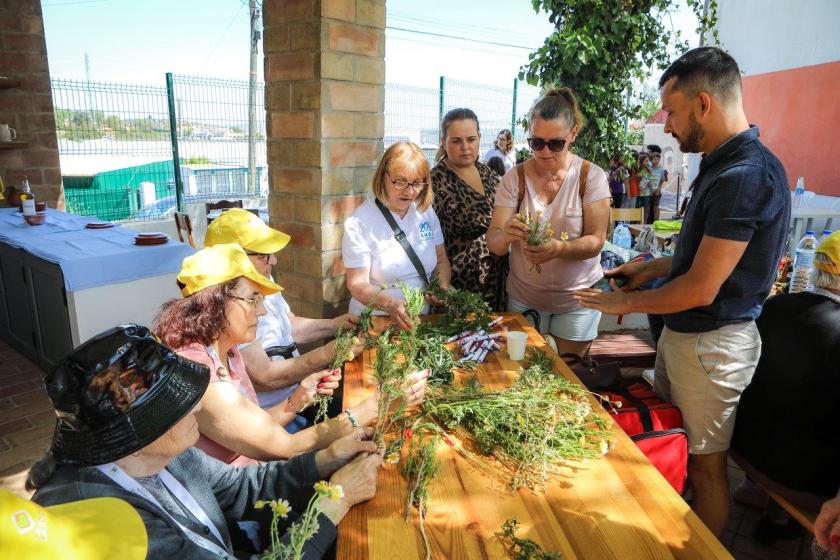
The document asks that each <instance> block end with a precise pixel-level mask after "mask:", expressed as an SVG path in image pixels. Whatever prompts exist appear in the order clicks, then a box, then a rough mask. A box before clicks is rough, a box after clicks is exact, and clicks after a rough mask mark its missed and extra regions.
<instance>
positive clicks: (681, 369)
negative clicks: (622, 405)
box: [577, 47, 790, 535]
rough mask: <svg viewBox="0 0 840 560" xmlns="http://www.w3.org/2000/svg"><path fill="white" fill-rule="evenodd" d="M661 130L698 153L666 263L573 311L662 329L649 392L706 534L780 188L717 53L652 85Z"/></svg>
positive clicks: (719, 512) (633, 272) (699, 55)
mask: <svg viewBox="0 0 840 560" xmlns="http://www.w3.org/2000/svg"><path fill="white" fill-rule="evenodd" d="M659 88H660V96H661V100H662V109H663V110H665V111H666V113H667V114H668V117H667V120H666V121H665V132H669V133H670V134H671V135H672V136H673V137H674V138H676V139H677V141H678V142H679V143H680V150H682V151H683V152H700V153H702V154H703V161H702V163H701V164H700V173H699V175H698V176H697V178H696V179H695V181H694V185H693V196H692V198H691V201H690V202H689V205H688V209H687V211H686V215H685V220H684V222H683V226H682V231H681V232H680V236H679V241H678V242H677V248H676V250H675V252H674V256H673V257H670V258H668V257H666V258H662V259H655V260H652V261H648V262H646V263H632V264H628V265H624V266H621V267H619V268H616V269H614V270H613V271H611V272H608V273H607V274H608V275H614V274H623V275H625V276H628V277H629V278H630V280H629V282H628V283H627V284H625V286H624V287H625V289H632V288H635V287H637V286H639V285H641V284H644V283H645V282H647V281H649V280H651V279H654V278H665V283H664V284H663V285H662V286H661V287H659V288H657V289H654V290H648V291H637V292H624V291H621V290H618V289H617V286H615V284H614V283H613V291H612V292H601V291H599V290H592V289H589V290H581V291H580V292H578V294H577V297H578V299H579V300H580V302H581V305H583V306H584V307H590V308H593V309H598V310H600V311H602V312H603V313H610V314H615V315H618V314H624V313H659V314H662V315H664V319H665V329H664V330H663V332H662V336H661V338H660V339H659V344H658V346H657V356H656V382H655V388H656V391H657V393H658V394H659V396H660V397H661V398H663V399H665V400H668V401H671V402H673V403H674V404H675V405H676V406H678V407H679V408H680V410H681V411H682V414H683V422H684V424H685V428H686V431H687V432H688V439H689V453H690V454H691V455H690V458H689V479H690V481H691V483H692V486H693V489H694V502H693V505H692V507H693V509H694V511H695V512H696V513H697V515H698V516H699V517H700V518H701V519H702V520H703V521H704V522H705V523H706V525H707V526H708V527H709V529H711V530H712V532H714V533H715V534H717V535H720V533H721V532H722V531H723V528H724V526H725V525H726V518H727V516H728V514H729V483H728V481H727V478H726V457H727V450H728V449H729V441H730V439H731V436H732V429H733V426H734V423H735V409H736V407H737V405H738V400H739V399H740V396H741V392H742V391H743V390H744V389H745V388H746V386H747V385H748V384H749V382H750V379H752V375H753V372H754V371H755V367H756V364H757V363H758V358H759V354H760V353H761V339H760V338H759V335H758V330H757V329H756V327H755V321H754V320H755V318H756V317H758V315H759V313H760V312H761V307H762V304H763V302H764V300H765V298H766V297H767V295H768V293H769V291H770V287H771V285H772V283H773V280H774V277H775V271H776V265H777V264H778V262H779V258H780V257H781V254H782V249H783V246H784V242H785V236H786V235H787V228H788V223H789V221H790V191H789V189H788V186H787V178H786V176H785V171H784V169H783V168H782V165H781V163H780V162H779V160H778V159H777V158H776V156H774V155H773V154H772V153H771V152H770V150H768V149H767V148H766V147H765V146H764V145H763V144H762V143H761V142H760V141H759V139H758V129H757V128H755V127H751V126H750V125H749V122H748V121H747V117H746V115H745V114H744V108H743V103H742V97H741V74H740V70H739V69H738V64H737V63H736V62H735V60H734V59H733V58H732V57H731V56H729V55H728V54H727V53H725V52H724V51H722V50H721V49H718V48H715V47H701V48H698V49H693V50H691V51H689V52H687V53H685V54H684V55H683V56H681V57H680V58H679V59H677V60H676V61H675V62H674V63H672V64H671V66H670V67H669V68H668V69H667V70H666V71H665V73H664V74H663V75H662V77H661V78H660V80H659Z"/></svg>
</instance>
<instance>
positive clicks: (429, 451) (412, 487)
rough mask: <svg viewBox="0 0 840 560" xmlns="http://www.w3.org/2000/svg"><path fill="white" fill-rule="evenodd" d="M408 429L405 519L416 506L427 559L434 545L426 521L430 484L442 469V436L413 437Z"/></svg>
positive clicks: (404, 468) (404, 470)
mask: <svg viewBox="0 0 840 560" xmlns="http://www.w3.org/2000/svg"><path fill="white" fill-rule="evenodd" d="M406 431H407V434H406V436H405V437H406V439H407V440H409V441H410V444H409V448H408V458H407V459H406V461H405V463H404V464H403V468H402V472H403V475H404V476H405V477H406V478H407V479H408V488H409V490H408V494H407V495H406V500H405V520H406V521H408V520H409V517H410V515H411V508H412V506H414V507H416V508H417V516H418V518H419V523H420V534H421V535H422V537H423V544H424V546H425V547H426V560H429V559H430V558H431V557H432V547H431V545H430V543H429V537H428V536H427V535H426V527H425V524H424V522H425V520H426V508H427V506H428V502H429V484H430V483H431V481H432V479H434V477H435V475H437V473H438V471H440V461H439V460H438V458H437V454H436V450H437V446H438V444H439V443H440V438H439V437H438V436H437V435H433V436H432V437H430V438H425V439H421V437H415V438H413V439H412V437H411V431H410V429H409V430H406Z"/></svg>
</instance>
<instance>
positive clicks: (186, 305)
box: [154, 243, 426, 466]
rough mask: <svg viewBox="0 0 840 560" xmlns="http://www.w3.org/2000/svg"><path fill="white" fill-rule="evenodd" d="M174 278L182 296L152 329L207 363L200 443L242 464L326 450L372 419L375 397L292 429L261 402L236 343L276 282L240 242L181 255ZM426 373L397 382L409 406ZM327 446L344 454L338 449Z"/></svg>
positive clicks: (360, 434)
mask: <svg viewBox="0 0 840 560" xmlns="http://www.w3.org/2000/svg"><path fill="white" fill-rule="evenodd" d="M178 282H179V284H180V285H181V286H182V288H181V292H182V293H183V295H184V298H183V299H180V300H171V301H168V302H166V303H165V304H164V305H163V306H162V307H161V310H160V312H159V313H158V316H157V317H156V319H155V327H154V330H155V333H156V334H157V335H158V336H159V337H160V338H161V340H162V341H163V343H164V344H166V345H167V346H169V347H171V348H173V349H174V350H175V351H176V352H177V353H178V354H180V355H181V356H184V357H186V358H188V359H190V360H192V361H195V362H198V363H201V364H204V365H206V366H207V367H208V368H209V369H210V387H209V388H208V389H207V392H206V394H205V395H204V397H203V399H202V409H201V411H200V412H199V413H198V414H196V418H197V420H198V428H199V431H200V432H201V438H200V439H199V442H198V447H199V448H200V449H202V450H203V451H205V452H206V453H207V454H208V455H210V456H212V457H215V458H216V459H219V460H220V461H223V462H225V463H229V464H233V465H237V466H241V465H248V464H252V463H255V462H258V461H269V460H275V459H288V458H289V457H294V456H296V455H299V454H301V453H305V452H307V451H311V450H313V449H325V448H327V447H329V446H330V444H332V443H333V442H335V441H336V440H338V439H339V438H342V437H343V436H346V435H350V434H354V435H355V437H356V438H357V439H364V438H365V437H366V434H367V431H366V430H364V429H363V428H362V427H363V426H366V425H367V424H369V423H371V422H372V421H374V420H375V418H376V411H377V402H378V400H377V397H376V396H373V397H369V398H368V399H366V400H364V401H362V402H361V403H359V404H357V405H356V406H353V407H351V408H349V409H347V410H345V411H344V413H343V414H341V415H339V416H337V417H336V418H333V419H330V420H327V421H325V422H321V423H320V424H318V425H317V426H314V427H311V428H307V429H305V430H301V431H299V432H296V433H292V434H290V433H289V432H288V431H286V430H285V429H284V427H283V426H284V425H285V424H286V423H288V422H289V420H290V419H291V418H292V417H293V414H294V411H289V410H288V409H287V408H286V403H285V402H284V403H281V404H280V405H277V406H275V407H272V408H270V409H267V410H264V409H262V408H260V406H259V404H258V401H257V397H256V392H255V391H254V386H253V384H252V383H251V380H250V377H249V375H248V372H247V370H246V369H245V364H244V362H243V360H242V355H241V353H240V351H239V346H240V345H242V344H245V343H248V342H250V341H252V340H254V337H255V335H256V331H257V322H258V320H259V317H260V316H261V315H263V314H264V313H265V307H264V300H265V297H266V296H268V295H271V294H274V293H277V292H278V291H280V289H281V288H280V286H278V285H277V284H275V283H274V282H273V281H271V280H270V279H269V278H268V277H266V276H264V275H262V274H260V273H259V272H258V271H257V270H256V269H255V268H254V265H253V264H252V263H251V261H250V260H249V259H248V255H246V254H245V251H244V250H243V249H242V248H241V247H240V246H239V245H236V244H232V243H231V244H222V245H215V246H213V247H208V248H205V249H202V250H201V251H198V252H197V253H195V254H194V255H191V256H189V257H187V258H186V259H184V262H183V264H182V266H181V272H180V273H179V274H178ZM425 380H426V373H425V372H423V373H418V374H415V375H414V376H413V377H409V380H408V383H407V385H406V387H405V388H404V395H405V397H404V398H405V399H406V403H407V405H408V406H413V405H416V404H418V403H420V402H421V401H422V399H423V397H424V395H425V386H426V385H425ZM355 428H358V429H355ZM365 443H367V442H365ZM349 449H350V450H351V451H353V450H355V447H353V446H350V448H349ZM328 451H329V452H330V453H334V452H335V453H338V454H339V455H341V454H342V453H344V450H343V448H333V447H330V449H329V450H328ZM342 456H343V455H342Z"/></svg>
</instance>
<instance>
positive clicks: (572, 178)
mask: <svg viewBox="0 0 840 560" xmlns="http://www.w3.org/2000/svg"><path fill="white" fill-rule="evenodd" d="M528 122H529V123H530V124H529V127H530V128H529V133H530V137H529V138H528V144H529V146H530V147H531V150H532V152H533V157H532V158H531V159H529V160H527V161H526V162H525V163H523V164H521V166H517V169H516V170H515V171H513V172H511V173H508V174H507V175H505V177H504V178H503V179H502V185H501V187H500V188H499V191H498V193H497V194H496V203H495V208H494V209H493V219H492V222H491V224H490V230H489V231H488V233H487V245H488V247H489V248H490V250H491V251H493V252H494V253H495V254H497V255H505V254H507V253H508V252H509V253H510V273H509V275H508V279H507V291H508V298H509V299H508V310H510V311H515V312H519V313H521V312H523V311H527V310H534V311H536V313H537V315H538V316H539V324H538V325H535V326H536V327H537V329H538V330H539V331H540V332H541V333H543V334H547V333H550V334H551V335H552V336H553V337H554V339H555V342H556V343H557V348H558V350H559V351H560V352H561V353H562V352H574V353H576V354H580V355H584V354H586V353H587V352H588V351H589V346H590V345H591V343H592V340H593V339H594V338H595V337H596V336H597V334H598V321H599V320H600V318H601V314H600V313H598V312H593V310H590V309H585V308H583V307H581V306H580V305H579V304H578V303H577V301H576V300H575V298H574V293H575V290H579V289H581V288H587V287H589V286H591V285H592V284H594V283H595V282H597V281H598V280H599V279H600V278H602V277H603V271H602V269H601V264H600V259H599V255H600V253H601V249H602V248H603V246H604V238H605V237H606V231H607V221H608V220H609V212H610V200H611V197H610V189H609V185H608V183H607V175H606V173H605V172H604V170H603V169H601V168H600V167H598V166H597V165H595V164H591V163H589V162H586V161H584V160H583V159H581V158H580V157H578V156H576V155H575V154H573V153H572V152H571V151H570V147H571V145H572V144H573V143H574V141H575V138H576V137H577V135H578V133H579V132H580V130H581V127H582V126H583V115H582V114H581V112H580V109H579V107H578V103H577V99H575V96H574V94H573V93H572V91H571V90H570V89H569V88H559V89H553V90H550V91H548V92H546V93H545V94H543V96H542V97H540V98H539V99H538V100H537V101H536V103H535V104H534V106H533V108H532V109H531V111H530V112H529V114H528ZM520 177H521V178H522V179H523V180H522V181H520ZM519 215H521V216H527V217H528V218H530V220H531V221H532V222H533V221H537V220H539V221H540V222H542V223H545V224H547V225H550V226H551V230H553V235H552V236H551V237H550V238H549V239H548V241H547V242H545V243H543V244H541V245H529V244H528V228H527V227H526V226H525V225H524V224H523V223H522V222H521V221H520V219H519ZM564 238H567V240H564ZM537 265H539V266H537Z"/></svg>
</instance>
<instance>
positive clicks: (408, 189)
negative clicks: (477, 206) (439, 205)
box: [341, 142, 493, 329]
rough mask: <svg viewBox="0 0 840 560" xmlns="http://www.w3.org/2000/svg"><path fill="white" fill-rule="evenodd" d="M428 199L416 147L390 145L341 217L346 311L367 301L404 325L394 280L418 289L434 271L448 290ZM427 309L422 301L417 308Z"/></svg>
mask: <svg viewBox="0 0 840 560" xmlns="http://www.w3.org/2000/svg"><path fill="white" fill-rule="evenodd" d="M476 146H477V143H476ZM477 155H478V154H477V152H476V154H475V155H474V156H473V161H475V157H477ZM482 166H483V167H485V168H486V166H484V165H483V164H482ZM487 172H488V173H490V174H493V172H492V171H490V170H489V169H487ZM432 199H433V194H432V185H431V179H430V177H429V162H428V161H427V160H426V156H425V155H423V152H422V150H420V148H419V147H418V146H417V145H416V144H412V143H411V142H397V143H395V144H392V145H391V146H390V147H389V148H388V149H387V150H385V153H384V154H383V155H382V159H381V160H380V161H379V165H377V167H376V171H375V172H374V174H373V181H372V185H371V192H370V193H368V197H367V200H366V201H365V202H364V203H363V204H362V205H361V206H359V207H358V208H356V211H355V212H353V215H352V216H350V217H349V218H347V220H346V221H345V222H344V237H343V238H342V240H341V254H342V256H343V257H344V266H345V267H346V269H347V288H348V289H349V290H350V295H351V296H352V299H351V300H350V313H352V314H354V315H358V314H359V313H361V312H362V310H363V309H364V308H365V306H368V305H370V306H372V307H373V308H374V309H375V311H374V313H376V314H377V315H382V314H387V315H389V316H390V317H391V320H392V321H393V322H394V324H395V325H396V326H397V327H399V328H401V329H409V328H411V320H410V318H409V316H408V314H407V313H406V310H405V300H404V298H403V294H402V290H400V283H401V282H404V283H405V284H406V285H407V286H409V287H411V288H418V289H424V288H425V287H426V284H427V281H428V280H431V279H432V278H433V277H434V276H435V275H437V277H438V279H439V280H440V285H441V287H442V288H443V289H444V290H448V289H449V282H450V276H451V269H450V266H449V259H448V258H447V256H446V249H445V247H444V244H443V231H442V230H441V227H440V226H441V224H440V222H439V220H438V216H437V214H436V213H435V209H434V208H432ZM389 220H393V223H394V225H395V226H397V227H399V228H400V229H401V230H402V232H403V233H404V234H405V240H406V242H407V244H408V247H410V248H411V252H412V254H413V255H414V256H415V258H411V257H410V256H409V253H408V252H407V248H404V247H403V246H402V245H401V244H400V242H399V241H398V240H397V239H396V237H395V235H396V234H395V231H394V228H393V227H392V226H391V224H390V223H389ZM432 303H435V304H437V303H438V302H434V301H433V302H432ZM428 312H429V304H428V303H427V304H426V305H425V306H424V308H423V311H422V313H424V314H425V313H428Z"/></svg>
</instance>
